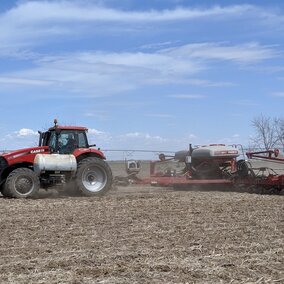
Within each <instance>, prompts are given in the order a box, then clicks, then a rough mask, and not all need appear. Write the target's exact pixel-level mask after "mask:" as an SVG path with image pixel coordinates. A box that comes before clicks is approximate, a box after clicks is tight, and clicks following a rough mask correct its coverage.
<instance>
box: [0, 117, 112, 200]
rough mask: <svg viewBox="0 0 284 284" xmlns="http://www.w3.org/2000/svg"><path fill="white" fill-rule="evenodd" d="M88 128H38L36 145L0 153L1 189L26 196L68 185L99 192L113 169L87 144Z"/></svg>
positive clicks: (108, 182)
mask: <svg viewBox="0 0 284 284" xmlns="http://www.w3.org/2000/svg"><path fill="white" fill-rule="evenodd" d="M87 131H88V129H87V128H85V127H78V126H59V125H57V120H54V126H53V127H51V128H49V129H48V131H46V132H40V131H39V145H38V147H33V148H26V149H21V150H17V151H13V152H10V153H6V154H2V155H0V192H1V193H2V195H3V196H5V197H14V198H27V197H34V196H36V195H37V193H38V191H39V188H40V187H41V188H44V189H48V188H50V187H54V186H57V185H60V186H63V185H68V186H70V187H72V188H75V189H76V191H77V192H78V193H80V194H82V195H85V196H97V195H102V194H104V193H105V192H106V191H108V190H109V189H110V188H111V186H112V172H111V169H110V167H109V165H108V164H107V163H106V162H105V156H104V154H103V153H102V152H101V151H100V150H99V149H96V148H92V147H94V146H95V145H89V143H88V139H87V135H86V133H87Z"/></svg>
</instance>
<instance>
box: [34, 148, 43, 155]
mask: <svg viewBox="0 0 284 284" xmlns="http://www.w3.org/2000/svg"><path fill="white" fill-rule="evenodd" d="M41 152H44V149H38V150H31V154H36V153H41Z"/></svg>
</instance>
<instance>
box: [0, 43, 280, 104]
mask: <svg viewBox="0 0 284 284" xmlns="http://www.w3.org/2000/svg"><path fill="white" fill-rule="evenodd" d="M276 55H277V52H276V51H275V50H274V49H273V48H272V47H267V46H261V45H259V44H243V45H228V44H227V45H224V44H221V43H214V44H213V43H202V44H187V45H184V46H180V47H176V48H171V49H163V50H160V51H157V52H155V53H143V52H133V53H130V52H122V53H115V52H99V51H93V52H91V51H90V52H76V53H69V54H63V55H61V56H46V57H45V56H43V57H42V58H37V59H36V60H34V61H33V63H34V66H35V67H33V68H29V69H26V70H20V71H16V72H10V73H6V74H2V77H0V84H1V83H2V84H5V85H10V86H12V87H13V86H14V85H19V84H21V85H30V86H34V87H36V86H39V87H41V86H43V85H50V87H52V90H60V91H62V90H64V91H65V92H66V91H67V92H69V93H70V92H73V93H76V94H79V95H80V96H92V97H99V96H105V95H112V94H116V93H121V92H128V91H131V90H135V89H139V88H140V87H142V86H145V85H169V84H190V85H201V86H212V87H213V86H214V87H220V86H222V87H223V86H231V85H232V84H231V83H226V82H210V81H207V80H201V79H198V78H194V77H193V76H195V75H196V74H202V71H203V70H205V69H207V68H210V64H211V63H210V62H208V61H207V60H208V58H211V59H213V58H214V59H215V60H228V61H232V62H238V63H244V62H245V63H256V62H257V61H261V60H264V59H268V58H273V57H274V56H276ZM15 88H16V86H15ZM50 90H51V89H50ZM175 97H177V98H178V97H179V98H188V99H193V98H201V96H192V95H190V94H189V95H187V94H181V95H175Z"/></svg>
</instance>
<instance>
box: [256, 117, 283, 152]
mask: <svg viewBox="0 0 284 284" xmlns="http://www.w3.org/2000/svg"><path fill="white" fill-rule="evenodd" d="M278 120H279V119H272V118H271V117H266V116H264V115H263V114H261V115H260V116H258V117H256V118H254V119H253V121H252V126H253V128H254V130H255V133H256V135H255V137H254V138H253V139H252V140H253V144H254V145H255V146H256V147H258V148H265V149H266V150H269V149H273V148H275V147H276V146H277V144H279V135H280V136H281V133H280V134H279V129H278V128H279V126H278V125H279V122H278Z"/></svg>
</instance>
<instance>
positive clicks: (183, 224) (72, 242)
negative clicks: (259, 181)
mask: <svg viewBox="0 0 284 284" xmlns="http://www.w3.org/2000/svg"><path fill="white" fill-rule="evenodd" d="M41 197H42V198H41V199H37V200H13V199H4V198H1V197H0V212H1V222H0V229H1V238H0V283H74V284H75V283H284V272H283V267H284V244H283V239H284V222H283V221H284V219H283V212H284V210H283V209H284V202H283V201H284V197H283V196H276V195H256V194H248V193H238V192H221V191H187V192H185V191H178V192H174V191H171V190H169V189H164V188H155V187H133V186H132V187H126V188H123V187H121V188H118V189H116V190H113V191H111V192H109V194H108V195H107V196H104V197H102V198H84V197H83V198H82V197H81V198H80V197H64V196H61V197H60V196H58V195H57V194H44V193H42V196H41Z"/></svg>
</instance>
